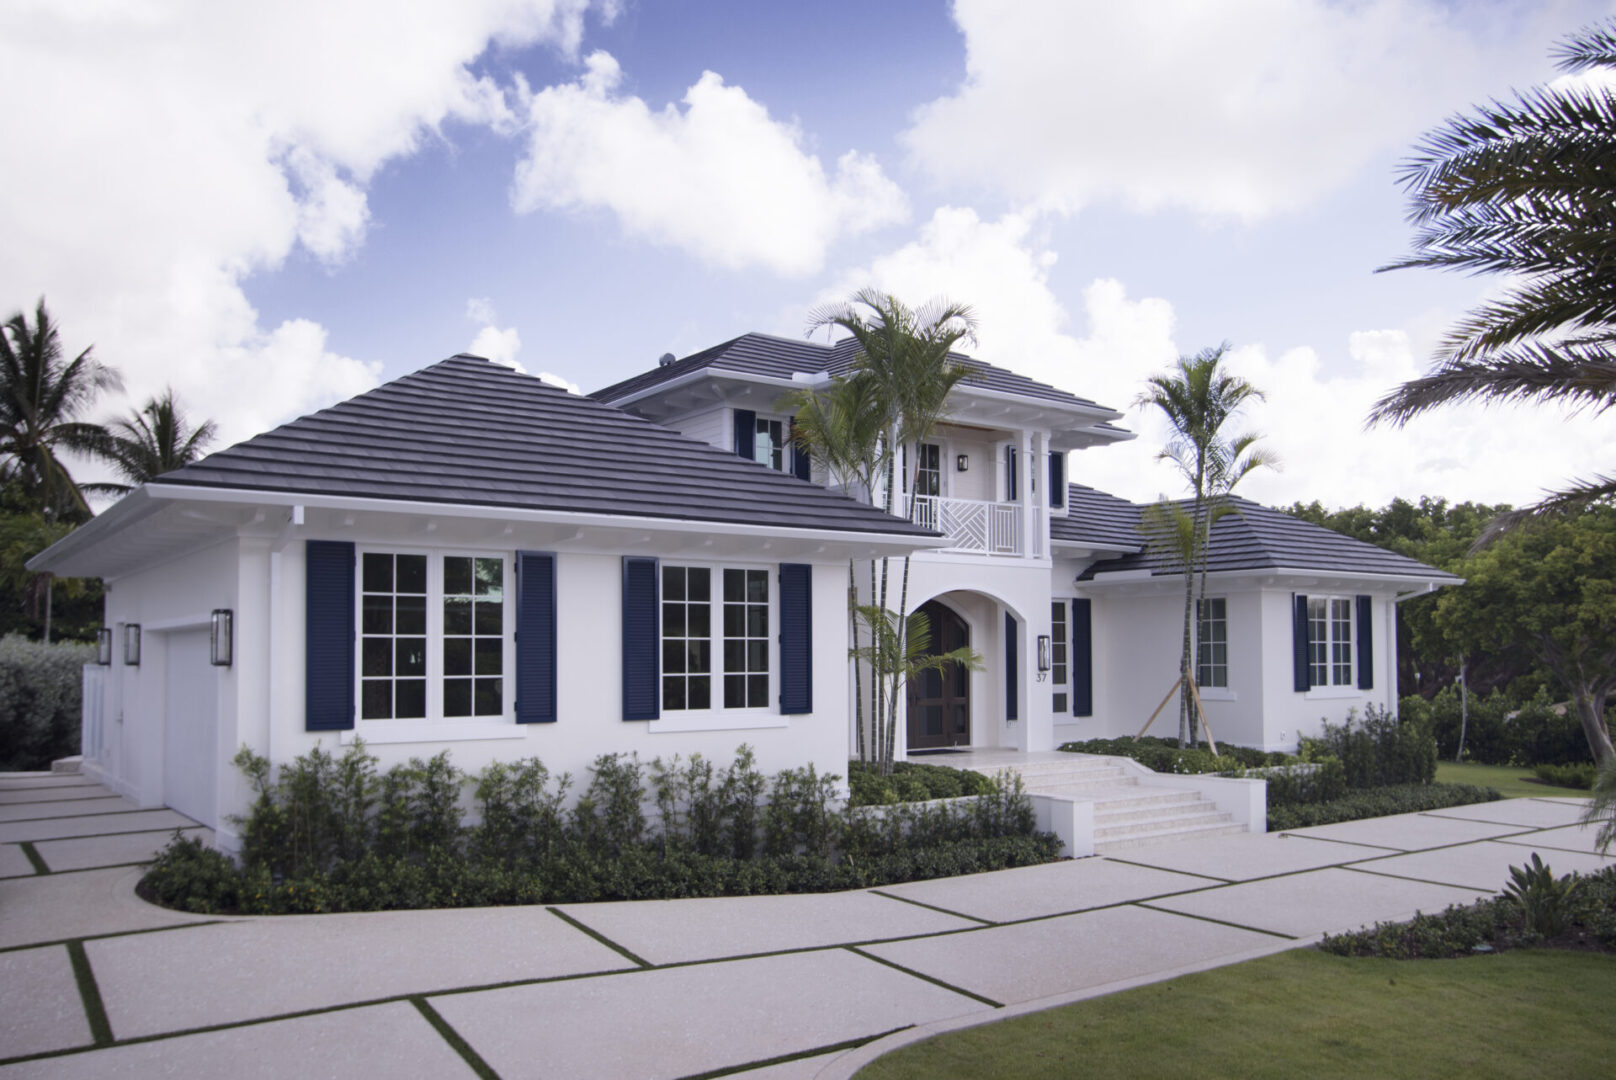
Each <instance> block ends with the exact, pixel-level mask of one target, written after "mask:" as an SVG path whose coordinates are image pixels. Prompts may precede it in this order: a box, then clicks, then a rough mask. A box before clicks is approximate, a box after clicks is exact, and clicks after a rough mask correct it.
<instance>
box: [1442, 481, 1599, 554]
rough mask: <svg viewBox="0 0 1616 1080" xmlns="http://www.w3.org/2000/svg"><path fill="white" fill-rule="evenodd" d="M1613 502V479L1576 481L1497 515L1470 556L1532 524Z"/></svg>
mask: <svg viewBox="0 0 1616 1080" xmlns="http://www.w3.org/2000/svg"><path fill="white" fill-rule="evenodd" d="M1613 500H1616V476H1597V477H1595V478H1594V479H1592V480H1583V481H1579V482H1578V483H1576V484H1573V485H1572V486H1570V487H1568V488H1564V489H1562V490H1560V491H1554V492H1550V493H1549V494H1548V495H1547V496H1545V497H1544V498H1542V499H1540V500H1539V501H1537V502H1535V503H1533V504H1532V505H1530V506H1523V507H1520V508H1519V509H1516V510H1506V511H1504V512H1503V513H1502V514H1499V515H1498V516H1497V517H1495V518H1493V519H1492V520H1491V521H1489V522H1488V523H1487V527H1486V528H1484V529H1482V531H1481V535H1480V536H1478V537H1476V542H1475V543H1474V544H1472V545H1470V553H1471V554H1472V555H1474V554H1475V553H1476V552H1478V551H1480V550H1482V549H1483V548H1485V547H1487V545H1489V544H1491V543H1492V542H1493V541H1494V540H1497V539H1498V538H1499V537H1501V536H1505V535H1507V534H1509V533H1511V532H1514V531H1515V530H1517V529H1519V528H1521V527H1522V526H1525V525H1528V524H1530V523H1531V522H1533V521H1541V520H1543V519H1544V518H1551V517H1560V516H1563V515H1566V514H1575V513H1579V512H1581V511H1583V510H1586V509H1588V508H1589V507H1590V506H1594V505H1596V504H1599V503H1609V502H1612V501H1613Z"/></svg>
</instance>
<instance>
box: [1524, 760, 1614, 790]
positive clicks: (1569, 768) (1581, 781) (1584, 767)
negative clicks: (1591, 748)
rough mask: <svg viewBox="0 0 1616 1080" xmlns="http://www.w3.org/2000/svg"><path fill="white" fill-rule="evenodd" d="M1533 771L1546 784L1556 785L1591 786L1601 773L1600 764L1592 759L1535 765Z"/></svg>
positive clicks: (1570, 786)
mask: <svg viewBox="0 0 1616 1080" xmlns="http://www.w3.org/2000/svg"><path fill="white" fill-rule="evenodd" d="M1532 772H1533V773H1534V774H1535V775H1536V776H1537V778H1538V779H1539V780H1541V781H1543V782H1544V783H1545V784H1553V785H1554V786H1555V787H1567V788H1591V787H1593V786H1594V778H1595V777H1596V776H1598V775H1599V766H1597V765H1595V764H1594V763H1593V762H1591V761H1585V762H1579V763H1577V764H1575V765H1534V766H1532Z"/></svg>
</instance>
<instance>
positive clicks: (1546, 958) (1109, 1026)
mask: <svg viewBox="0 0 1616 1080" xmlns="http://www.w3.org/2000/svg"><path fill="white" fill-rule="evenodd" d="M1613 995H1616V956H1610V955H1603V954H1595V953H1569V952H1550V951H1544V952H1533V951H1524V952H1507V953H1501V954H1498V955H1495V956H1478V957H1469V958H1466V959H1463V960H1362V959H1358V960H1354V959H1346V958H1343V957H1337V956H1327V955H1325V954H1323V953H1320V952H1317V951H1315V950H1312V949H1299V950H1296V951H1293V952H1288V953H1280V954H1278V955H1276V956H1270V957H1265V958H1263V959H1261V960H1253V961H1250V962H1248V963H1245V964H1238V965H1235V966H1233V967H1227V968H1220V969H1218V970H1215V971H1208V972H1202V973H1200V974H1196V975H1186V976H1184V977H1182V978H1178V979H1173V980H1171V981H1169V982H1163V983H1157V984H1155V985H1153V986H1145V987H1141V988H1139V989H1137V990H1129V991H1125V992H1123V993H1120V994H1112V995H1110V996H1108V997H1103V998H1096V999H1094V1000H1092V1001H1084V1002H1080V1003H1078V1004H1076V1005H1068V1006H1065V1007H1063V1008H1058V1009H1050V1010H1047V1011H1045V1012H1040V1013H1034V1014H1031V1015H1028V1016H1023V1017H1017V1018H1016V1019H1013V1020H1005V1021H1000V1022H998V1023H994V1024H988V1025H985V1026H982V1027H978V1028H972V1029H969V1030H966V1031H959V1032H953V1033H951V1034H947V1035H942V1036H939V1037H937V1038H934V1039H930V1040H927V1041H926V1042H923V1043H917V1044H915V1045H914V1046H909V1047H905V1048H903V1049H901V1050H898V1051H895V1052H894V1053H892V1054H889V1055H887V1056H886V1057H883V1058H881V1059H879V1060H878V1061H875V1062H873V1063H872V1064H871V1065H870V1066H868V1067H867V1068H865V1069H864V1070H862V1071H861V1072H860V1073H859V1074H858V1076H859V1080H896V1078H914V1080H941V1078H949V1077H962V1078H963V1077H970V1078H973V1080H976V1078H993V1077H1004V1078H1007V1080H1008V1078H1011V1077H1014V1078H1016V1080H1036V1078H1038V1077H1048V1078H1051V1080H1054V1078H1067V1077H1082V1078H1083V1080H1103V1078H1106V1077H1151V1078H1157V1077H1184V1078H1186V1080H1188V1078H1194V1080H1206V1078H1216V1077H1231V1078H1234V1077H1239V1078H1242V1080H1244V1078H1273V1080H1295V1078H1297V1077H1308V1078H1309V1080H1328V1078H1331V1077H1341V1078H1343V1080H1366V1078H1370V1077H1382V1076H1388V1077H1390V1076H1395V1077H1449V1076H1454V1077H1464V1078H1465V1080H1482V1078H1487V1077H1498V1078H1500V1080H1504V1078H1509V1080H1514V1078H1517V1077H1522V1076H1551V1077H1556V1078H1563V1080H1570V1078H1575V1077H1608V1076H1610V1075H1611V1071H1612V1068H1613V1066H1612V1062H1611V1047H1612V1046H1613V1045H1616V1042H1613V1039H1616V1036H1613V1031H1616V1028H1613V1026H1612V1021H1611V1013H1610V1002H1611V1001H1612V1000H1613Z"/></svg>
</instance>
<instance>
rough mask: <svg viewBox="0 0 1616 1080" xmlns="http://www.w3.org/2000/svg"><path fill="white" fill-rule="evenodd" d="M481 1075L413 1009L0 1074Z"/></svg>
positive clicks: (50, 1078) (310, 1021)
mask: <svg viewBox="0 0 1616 1080" xmlns="http://www.w3.org/2000/svg"><path fill="white" fill-rule="evenodd" d="M475 1075H476V1073H475V1072H473V1071H472V1069H471V1066H469V1065H467V1064H466V1062H465V1059H464V1058H462V1057H461V1056H460V1055H459V1054H457V1053H456V1052H455V1051H454V1049H453V1048H452V1047H451V1046H450V1045H449V1044H448V1043H446V1042H444V1040H443V1037H442V1036H441V1035H439V1034H438V1033H437V1031H436V1030H434V1029H433V1027H432V1025H431V1024H429V1023H427V1020H426V1018H425V1017H423V1016H422V1015H421V1013H420V1012H419V1011H418V1010H417V1009H416V1008H415V1006H413V1005H411V1004H409V1003H408V1002H402V1001H398V1002H389V1003H387V1004H384V1005H371V1006H368V1007H365V1008H360V1009H346V1010H343V1011H342V1012H334V1013H322V1014H320V1015H318V1016H300V1017H295V1018H293V1019H290V1020H277V1021H273V1022H271V1023H267V1024H253V1025H251V1026H248V1027H238V1028H228V1029H226V1030H224V1031H206V1032H202V1033H200V1034H196V1035H182V1036H180V1037H178V1038H174V1039H159V1040H157V1041H156V1042H147V1043H135V1044H134V1045H131V1046H114V1047H110V1048H108V1049H106V1050H92V1051H88V1052H86V1053H82V1054H68V1055H66V1056H63V1057H54V1058H43V1059H41V1060H39V1061H26V1062H22V1063H20V1064H17V1065H12V1066H9V1067H6V1068H0V1080H23V1078H29V1080H33V1078H38V1080H103V1078H109V1080H110V1078H124V1077H132V1076H186V1077H190V1076H197V1077H204V1076H205V1077H212V1076H219V1077H225V1076H227V1077H230V1078H231V1080H282V1078H284V1077H289V1076H290V1077H310V1078H312V1077H360V1076H365V1077H369V1076H385V1077H388V1078H389V1080H415V1078H419V1080H436V1078H438V1077H445V1078H447V1077H457V1076H464V1077H472V1076H475Z"/></svg>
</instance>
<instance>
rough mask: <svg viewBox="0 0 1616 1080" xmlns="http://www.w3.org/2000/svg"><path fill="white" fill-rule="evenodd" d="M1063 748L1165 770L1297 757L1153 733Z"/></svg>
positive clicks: (1217, 768)
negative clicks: (1183, 742)
mask: <svg viewBox="0 0 1616 1080" xmlns="http://www.w3.org/2000/svg"><path fill="white" fill-rule="evenodd" d="M1061 749H1062V750H1065V751H1066V752H1068V753H1073V754H1102V755H1105V756H1108V757H1125V758H1132V759H1133V760H1135V761H1137V762H1139V764H1141V765H1143V766H1144V767H1145V768H1147V769H1153V770H1155V771H1156V772H1161V773H1186V774H1187V773H1218V772H1236V771H1238V770H1241V769H1254V768H1261V767H1263V766H1266V765H1283V764H1285V763H1287V762H1289V761H1293V760H1295V759H1294V758H1292V757H1291V756H1290V755H1288V754H1278V753H1268V752H1266V751H1263V750H1253V749H1251V748H1250V747H1246V746H1231V745H1228V744H1219V746H1218V751H1219V752H1218V753H1216V754H1214V753H1212V748H1211V747H1210V746H1209V745H1208V744H1206V743H1204V742H1203V743H1199V744H1198V745H1196V746H1194V747H1184V748H1183V749H1180V748H1179V746H1178V743H1177V741H1176V740H1173V739H1163V738H1158V737H1156V736H1153V735H1150V736H1145V737H1144V738H1141V739H1089V740H1086V741H1084V742H1069V743H1065V744H1064V745H1062V746H1061Z"/></svg>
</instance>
